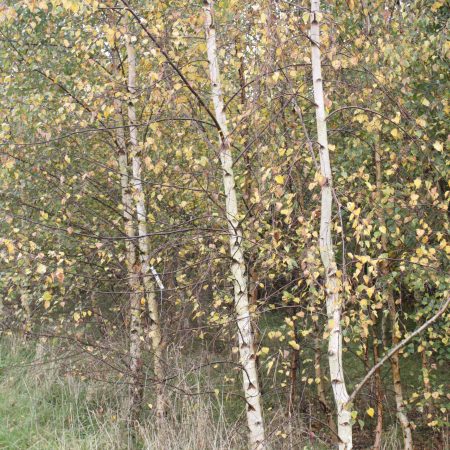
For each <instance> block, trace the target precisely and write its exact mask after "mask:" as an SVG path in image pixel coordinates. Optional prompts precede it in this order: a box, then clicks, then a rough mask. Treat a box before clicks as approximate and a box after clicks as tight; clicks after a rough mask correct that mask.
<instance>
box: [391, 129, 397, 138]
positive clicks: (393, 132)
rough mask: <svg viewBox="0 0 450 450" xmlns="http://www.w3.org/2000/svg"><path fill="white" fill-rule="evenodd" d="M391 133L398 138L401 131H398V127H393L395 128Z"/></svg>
mask: <svg viewBox="0 0 450 450" xmlns="http://www.w3.org/2000/svg"><path fill="white" fill-rule="evenodd" d="M391 134H392V136H393V137H394V138H395V139H398V137H399V133H398V130H397V128H393V129H392V130H391Z"/></svg>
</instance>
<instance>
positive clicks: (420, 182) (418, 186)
mask: <svg viewBox="0 0 450 450" xmlns="http://www.w3.org/2000/svg"><path fill="white" fill-rule="evenodd" d="M414 186H415V187H416V189H419V188H420V186H422V180H421V179H420V178H416V179H415V180H414Z"/></svg>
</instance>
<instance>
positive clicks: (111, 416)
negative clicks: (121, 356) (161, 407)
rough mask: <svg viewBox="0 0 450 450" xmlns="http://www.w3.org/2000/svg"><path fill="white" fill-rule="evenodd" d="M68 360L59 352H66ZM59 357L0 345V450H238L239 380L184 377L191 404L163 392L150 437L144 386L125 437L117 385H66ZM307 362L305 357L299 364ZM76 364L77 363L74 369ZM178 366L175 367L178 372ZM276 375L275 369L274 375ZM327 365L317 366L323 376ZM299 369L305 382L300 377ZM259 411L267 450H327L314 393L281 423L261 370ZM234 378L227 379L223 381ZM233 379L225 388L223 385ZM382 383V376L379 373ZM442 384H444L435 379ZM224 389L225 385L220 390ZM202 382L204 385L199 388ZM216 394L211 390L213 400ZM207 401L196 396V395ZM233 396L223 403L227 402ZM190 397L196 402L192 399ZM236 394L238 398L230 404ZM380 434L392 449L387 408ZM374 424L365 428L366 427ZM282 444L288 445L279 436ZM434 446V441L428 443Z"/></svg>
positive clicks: (355, 374)
mask: <svg viewBox="0 0 450 450" xmlns="http://www.w3.org/2000/svg"><path fill="white" fill-rule="evenodd" d="M65 351H67V349H66V350H65ZM66 356H67V355H66V354H65V353H62V349H61V348H53V349H51V348H50V349H49V348H47V352H46V353H45V354H44V355H38V356H36V350H35V344H34V343H32V342H24V341H21V340H17V339H12V338H1V339H0V449H8V450H9V449H11V450H13V449H16V450H25V449H36V450H47V449H48V450H56V449H61V450H78V449H80V450H84V449H86V450H88V449H92V450H94V449H96V450H97V449H98V450H115V449H117V450H123V449H152V450H153V449H154V450H159V449H161V450H162V449H164V450H203V449H204V450H219V449H223V450H225V449H236V450H238V449H244V448H245V426H244V425H243V414H242V412H243V409H242V406H243V405H242V401H241V399H240V398H239V396H238V395H239V389H240V388H239V385H240V376H239V373H238V372H237V371H236V370H235V371H230V368H229V367H223V368H221V366H218V367H214V366H211V367H209V368H207V369H206V370H205V371H204V372H203V373H200V372H198V371H190V372H189V371H187V372H186V371H185V372H184V374H183V377H181V378H182V381H179V382H177V387H178V388H179V390H180V392H181V390H183V389H185V390H189V392H190V393H191V394H190V395H181V394H178V393H177V392H174V393H172V395H173V398H171V404H172V405H175V406H174V407H173V408H172V409H171V411H169V417H168V418H167V421H166V422H165V424H164V425H163V426H161V427H159V428H158V433H156V427H155V421H154V418H153V415H152V411H151V409H150V408H149V407H148V403H151V402H152V399H151V387H149V388H148V389H147V390H146V392H147V393H148V396H147V397H146V399H145V406H144V414H143V420H142V424H141V426H140V427H139V428H138V429H137V430H135V431H133V432H131V431H130V429H129V428H128V427H127V423H126V420H125V418H123V417H121V414H120V411H121V408H120V405H121V403H122V398H123V395H124V387H123V384H121V383H104V382H96V381H94V380H92V379H88V378H86V379H83V378H82V377H81V378H80V377H78V376H77V377H74V376H73V375H71V374H70V371H66V370H62V369H61V367H62V361H65V360H66ZM310 356H311V355H309V354H308V352H306V353H305V354H304V355H303V356H302V357H303V358H304V359H307V358H308V357H310ZM346 359H347V367H348V368H349V371H350V373H348V377H349V378H350V379H354V380H358V379H359V378H360V375H361V374H362V373H363V365H362V363H361V362H360V361H359V360H358V358H357V357H355V356H354V355H353V356H352V354H348V355H346ZM79 364H84V362H82V361H81V360H80V362H79ZM171 364H172V368H173V369H174V370H175V371H177V370H178V371H180V373H181V372H183V370H185V366H183V364H184V362H183V361H182V359H181V358H180V357H176V358H174V359H173V362H171ZM416 364H417V361H415V360H414V359H413V358H411V359H406V360H405V363H404V367H403V374H404V380H405V384H406V385H411V386H413V385H414V384H417V382H418V379H417V367H415V365H416ZM177 365H178V366H177ZM280 367H281V366H280ZM325 368H326V365H325V364H324V370H325ZM308 370H310V369H308V368H305V371H304V373H303V375H304V376H306V377H309V376H310V374H309V372H308ZM261 372H262V373H263V374H264V380H263V382H264V385H265V387H266V391H265V393H264V396H265V401H264V406H265V409H266V411H267V414H266V420H267V427H268V429H269V433H270V440H271V443H272V448H273V449H300V450H309V449H311V450H312V449H317V450H321V449H327V448H331V446H330V442H329V440H327V434H326V433H325V432H324V429H323V426H322V425H321V422H320V415H319V414H320V413H318V411H319V407H318V405H317V403H316V402H315V400H314V385H312V386H309V385H308V383H300V384H301V385H302V386H305V387H304V388H302V389H303V390H301V391H300V392H299V397H300V398H303V400H302V401H299V402H298V404H299V406H298V409H297V411H296V417H297V419H296V420H295V421H292V422H289V421H288V420H287V419H286V416H285V412H284V409H283V408H280V405H284V403H285V399H284V397H283V395H284V393H283V392H284V391H282V390H279V391H277V389H275V388H274V386H276V385H277V384H279V382H280V381H281V380H277V381H276V382H275V384H274V385H272V383H273V381H274V378H273V377H274V376H275V373H276V370H275V369H273V370H272V371H271V372H270V373H269V374H268V373H267V370H266V367H265V366H264V361H263V362H262V368H261ZM230 373H231V374H233V375H230ZM225 375H228V376H229V377H230V376H231V377H233V378H234V381H233V380H231V381H229V380H228V379H227V378H224V376H225ZM385 375H386V377H387V378H388V369H386V373H385ZM443 376H444V375H443ZM224 380H228V381H224ZM208 383H209V384H208ZM216 388H219V390H218V391H215V389H216ZM206 391H208V392H210V394H208V395H203V394H202V393H204V392H206ZM230 392H231V393H232V395H227V393H228V394H229V393H230ZM196 393H197V394H199V395H196ZM236 394H237V395H236ZM370 401H371V400H370V398H369V397H367V395H366V396H365V397H364V396H363V398H362V399H361V400H360V404H359V408H358V409H359V410H361V411H362V413H363V417H364V411H365V409H364V408H365V406H366V404H370ZM385 406H386V416H385V420H386V422H385V424H386V430H387V431H386V434H385V436H384V450H396V449H398V450H400V449H401V445H400V442H401V440H400V433H399V430H398V428H397V426H396V421H395V415H394V414H393V411H394V410H393V408H392V405H391V404H389V402H387V403H386V405H385ZM364 419H365V424H364V425H363V426H361V424H360V423H357V424H355V427H354V431H355V436H354V438H355V443H356V446H355V448H359V449H363V448H366V449H368V448H370V445H371V443H372V440H373V436H372V434H373V425H374V421H375V419H370V418H368V417H364ZM372 422H373V423H372ZM424 431H425V433H424V434H423V437H424V439H420V434H421V433H419V432H418V433H415V434H416V435H417V436H416V442H417V444H418V447H417V448H418V449H424V450H425V449H426V450H432V449H439V450H441V449H443V448H444V447H442V446H441V447H439V446H438V445H437V444H435V443H433V436H432V434H430V430H426V429H425V430H424ZM286 436H287V437H286ZM436 442H437V441H436Z"/></svg>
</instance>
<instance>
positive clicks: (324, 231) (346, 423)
mask: <svg viewBox="0 0 450 450" xmlns="http://www.w3.org/2000/svg"><path fill="white" fill-rule="evenodd" d="M319 22H320V0H312V1H311V35H310V37H311V63H312V76H313V91H314V102H315V104H316V125H317V141H318V143H319V155H320V171H321V176H322V178H321V180H322V182H321V185H322V198H321V214H320V235H319V247H320V255H321V258H322V263H323V266H324V269H325V291H326V307H327V316H328V327H329V330H328V331H329V333H330V335H329V340H328V361H329V365H330V375H331V385H332V388H333V394H334V400H335V403H336V407H337V416H338V436H339V449H340V450H350V449H351V448H352V424H351V414H350V411H349V410H348V409H347V408H346V405H347V401H348V393H347V389H346V386H345V380H344V367H343V364H342V328H341V312H342V302H341V300H340V298H339V295H338V290H339V284H338V279H337V274H336V271H337V267H336V261H335V255H334V248H333V241H332V235H331V227H332V219H331V215H332V205H333V192H332V173H331V164H330V155H329V151H328V134H327V123H326V114H325V104H324V93H323V84H322V64H321V55H320V24H319Z"/></svg>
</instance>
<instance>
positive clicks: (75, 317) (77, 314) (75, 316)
mask: <svg viewBox="0 0 450 450" xmlns="http://www.w3.org/2000/svg"><path fill="white" fill-rule="evenodd" d="M73 320H75V322H78V321H79V320H80V313H79V312H75V313H73Z"/></svg>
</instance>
